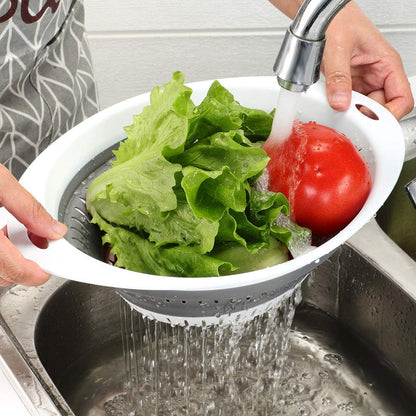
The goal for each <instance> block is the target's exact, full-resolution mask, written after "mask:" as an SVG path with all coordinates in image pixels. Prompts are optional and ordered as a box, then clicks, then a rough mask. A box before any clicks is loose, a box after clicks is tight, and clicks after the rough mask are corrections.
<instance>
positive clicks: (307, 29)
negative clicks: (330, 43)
mask: <svg viewBox="0 0 416 416" xmlns="http://www.w3.org/2000/svg"><path fill="white" fill-rule="evenodd" d="M349 1H350V0H305V1H304V2H303V3H302V5H301V6H300V8H299V10H298V13H297V14H296V16H295V18H294V20H293V23H292V25H291V31H292V33H293V35H295V36H297V37H298V38H301V39H305V40H310V41H320V40H323V39H324V38H325V32H326V30H327V28H328V26H329V24H330V23H331V21H332V19H333V18H334V17H335V16H336V14H337V13H338V12H339V11H340V10H341V9H342V8H343V7H344V6H345V5H346V4H347V3H348V2H349Z"/></svg>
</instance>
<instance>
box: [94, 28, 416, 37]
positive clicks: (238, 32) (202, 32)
mask: <svg viewBox="0 0 416 416" xmlns="http://www.w3.org/2000/svg"><path fill="white" fill-rule="evenodd" d="M378 28H379V30H380V31H381V32H382V33H412V32H416V25H408V24H403V25H401V24H397V25H379V26H378ZM285 32H286V28H277V29H271V28H267V29H261V28H259V29H229V30H227V29H186V30H183V29H179V30H173V29H170V30H125V31H117V30H115V31H101V30H97V31H95V30H90V31H87V33H88V37H89V38H91V39H93V38H100V39H105V38H158V37H159V38H162V37H178V38H182V37H189V36H195V37H205V36H210V37H224V36H225V37H238V36H264V35H268V36H283V35H284V34H285Z"/></svg>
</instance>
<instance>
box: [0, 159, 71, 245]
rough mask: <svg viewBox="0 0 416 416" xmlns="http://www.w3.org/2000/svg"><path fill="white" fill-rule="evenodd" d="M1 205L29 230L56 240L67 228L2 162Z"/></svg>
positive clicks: (0, 168) (0, 175)
mask: <svg viewBox="0 0 416 416" xmlns="http://www.w3.org/2000/svg"><path fill="white" fill-rule="evenodd" d="M0 205H2V206H4V207H5V208H6V209H7V210H8V211H9V212H10V213H11V214H12V215H13V216H14V217H15V218H16V219H17V220H19V221H20V222H21V223H22V224H23V225H24V226H25V227H26V228H27V229H28V230H29V231H31V232H32V233H33V234H36V235H37V236H39V237H44V238H49V239H51V240H56V239H59V238H61V237H63V236H64V234H65V233H66V231H67V228H66V226H65V225H64V224H62V223H60V222H58V221H56V220H54V219H53V218H52V217H51V216H50V215H49V214H48V212H47V211H46V210H45V209H44V208H43V207H42V205H41V204H40V203H39V202H38V201H36V199H35V198H34V197H33V196H32V195H31V194H30V193H29V192H28V191H27V190H26V189H24V188H23V187H22V186H21V185H20V184H19V182H18V181H17V180H16V179H15V178H14V177H13V175H12V174H11V173H10V172H9V171H8V170H7V169H6V168H5V167H4V166H3V165H1V164H0Z"/></svg>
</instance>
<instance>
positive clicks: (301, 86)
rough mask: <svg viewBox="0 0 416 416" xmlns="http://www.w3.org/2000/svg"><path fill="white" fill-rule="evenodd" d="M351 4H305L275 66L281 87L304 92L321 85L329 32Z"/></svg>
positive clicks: (317, 0) (320, 0) (330, 0)
mask: <svg viewBox="0 0 416 416" xmlns="http://www.w3.org/2000/svg"><path fill="white" fill-rule="evenodd" d="M349 1H350V0H305V1H304V3H303V4H302V5H301V7H300V8H299V11H298V13H297V14H296V17H295V19H294V20H293V23H292V25H291V26H290V27H289V29H288V30H287V32H286V36H285V38H284V40H283V43H282V46H281V48H280V51H279V54H278V56H277V58H276V62H275V64H274V67H273V69H274V71H275V73H276V75H277V79H278V82H279V85H280V86H281V87H283V88H285V89H287V90H289V91H294V92H302V91H305V90H307V89H308V88H309V87H310V86H311V85H312V84H314V83H315V82H317V81H318V79H319V73H320V67H321V62H322V56H323V52H324V47H325V39H326V35H325V32H326V30H327V28H328V26H329V24H330V22H331V21H332V19H333V18H334V17H335V15H336V14H337V13H338V12H339V11H340V10H341V8H342V7H344V6H345V5H346V4H347V3H348V2H349Z"/></svg>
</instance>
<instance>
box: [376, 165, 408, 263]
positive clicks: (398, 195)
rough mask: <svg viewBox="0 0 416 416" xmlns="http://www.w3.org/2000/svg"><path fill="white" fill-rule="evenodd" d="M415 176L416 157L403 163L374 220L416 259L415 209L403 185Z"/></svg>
mask: <svg viewBox="0 0 416 416" xmlns="http://www.w3.org/2000/svg"><path fill="white" fill-rule="evenodd" d="M414 178H416V158H413V159H411V160H408V161H406V162H405V163H404V165H403V169H402V172H401V175H400V178H399V180H398V182H397V184H396V186H395V188H394V189H393V191H392V193H391V195H390V197H389V198H388V199H387V201H386V203H385V204H384V205H383V206H382V207H381V209H380V210H379V212H378V214H377V217H376V220H377V222H378V224H379V225H380V226H381V228H382V229H383V230H384V231H385V232H386V233H387V235H388V236H389V237H390V238H391V239H392V240H393V241H394V242H395V243H396V244H397V245H398V246H399V247H401V248H402V249H403V250H404V251H405V252H406V253H407V254H408V255H409V256H410V257H412V258H413V260H416V209H415V207H414V206H413V204H412V202H411V201H410V198H409V197H408V195H407V193H406V191H405V185H406V184H407V183H409V182H410V181H411V180H412V179H414Z"/></svg>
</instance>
